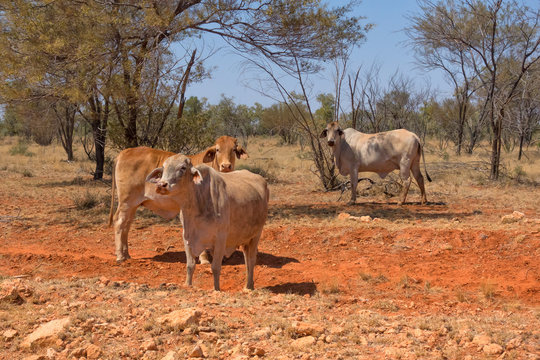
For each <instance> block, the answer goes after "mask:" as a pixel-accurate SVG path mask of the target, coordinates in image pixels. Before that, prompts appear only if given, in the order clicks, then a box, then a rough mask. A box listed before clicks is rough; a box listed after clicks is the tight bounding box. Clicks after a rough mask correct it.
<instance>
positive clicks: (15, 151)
mask: <svg viewBox="0 0 540 360" xmlns="http://www.w3.org/2000/svg"><path fill="white" fill-rule="evenodd" d="M9 153H10V154H11V155H23V156H34V153H31V152H29V151H28V143H26V142H25V141H20V140H19V142H18V143H17V145H14V146H13V147H12V148H11V149H9Z"/></svg>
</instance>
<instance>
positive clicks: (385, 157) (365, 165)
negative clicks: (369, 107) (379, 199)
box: [344, 129, 419, 173]
mask: <svg viewBox="0 0 540 360" xmlns="http://www.w3.org/2000/svg"><path fill="white" fill-rule="evenodd" d="M348 130H351V131H348ZM344 133H345V141H346V143H347V145H348V146H349V147H350V148H351V151H352V152H353V153H354V159H355V160H354V161H355V162H356V163H357V165H358V167H359V171H372V172H377V173H388V172H391V171H393V170H395V169H399V164H400V162H401V160H402V158H403V157H404V156H411V155H414V152H415V151H416V149H417V146H418V144H419V141H418V137H417V136H416V135H415V134H414V133H412V132H410V131H408V130H405V129H398V130H391V131H385V132H380V133H375V134H364V133H361V132H358V131H356V130H354V129H345V131H344ZM411 152H412V153H413V154H411Z"/></svg>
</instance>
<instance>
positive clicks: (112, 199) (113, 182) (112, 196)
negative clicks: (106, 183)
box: [108, 162, 116, 227]
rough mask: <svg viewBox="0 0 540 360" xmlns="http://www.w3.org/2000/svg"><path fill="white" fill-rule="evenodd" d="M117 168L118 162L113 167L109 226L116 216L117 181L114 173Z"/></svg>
mask: <svg viewBox="0 0 540 360" xmlns="http://www.w3.org/2000/svg"><path fill="white" fill-rule="evenodd" d="M115 168H116V162H115V164H114V166H113V168H112V184H111V208H110V210H109V224H108V226H109V227H110V226H111V225H112V223H113V217H114V192H115V191H114V190H115V189H114V187H115V185H116V181H115V178H114V173H115Z"/></svg>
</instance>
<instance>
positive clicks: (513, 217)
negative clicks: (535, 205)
mask: <svg viewBox="0 0 540 360" xmlns="http://www.w3.org/2000/svg"><path fill="white" fill-rule="evenodd" d="M524 217H525V214H524V213H522V212H519V211H514V212H513V213H512V214H510V215H504V216H503V217H502V218H501V223H503V224H511V223H514V222H518V221H520V220H521V219H523V218H524Z"/></svg>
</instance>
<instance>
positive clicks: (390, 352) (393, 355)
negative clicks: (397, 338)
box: [384, 346, 403, 359]
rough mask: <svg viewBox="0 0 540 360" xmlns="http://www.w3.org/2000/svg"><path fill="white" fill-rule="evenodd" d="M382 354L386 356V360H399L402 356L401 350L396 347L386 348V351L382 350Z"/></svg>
mask: <svg viewBox="0 0 540 360" xmlns="http://www.w3.org/2000/svg"><path fill="white" fill-rule="evenodd" d="M384 354H385V355H386V358H390V359H400V358H401V356H402V355H403V353H402V350H401V349H400V348H397V347H393V346H391V347H387V348H386V349H384Z"/></svg>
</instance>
